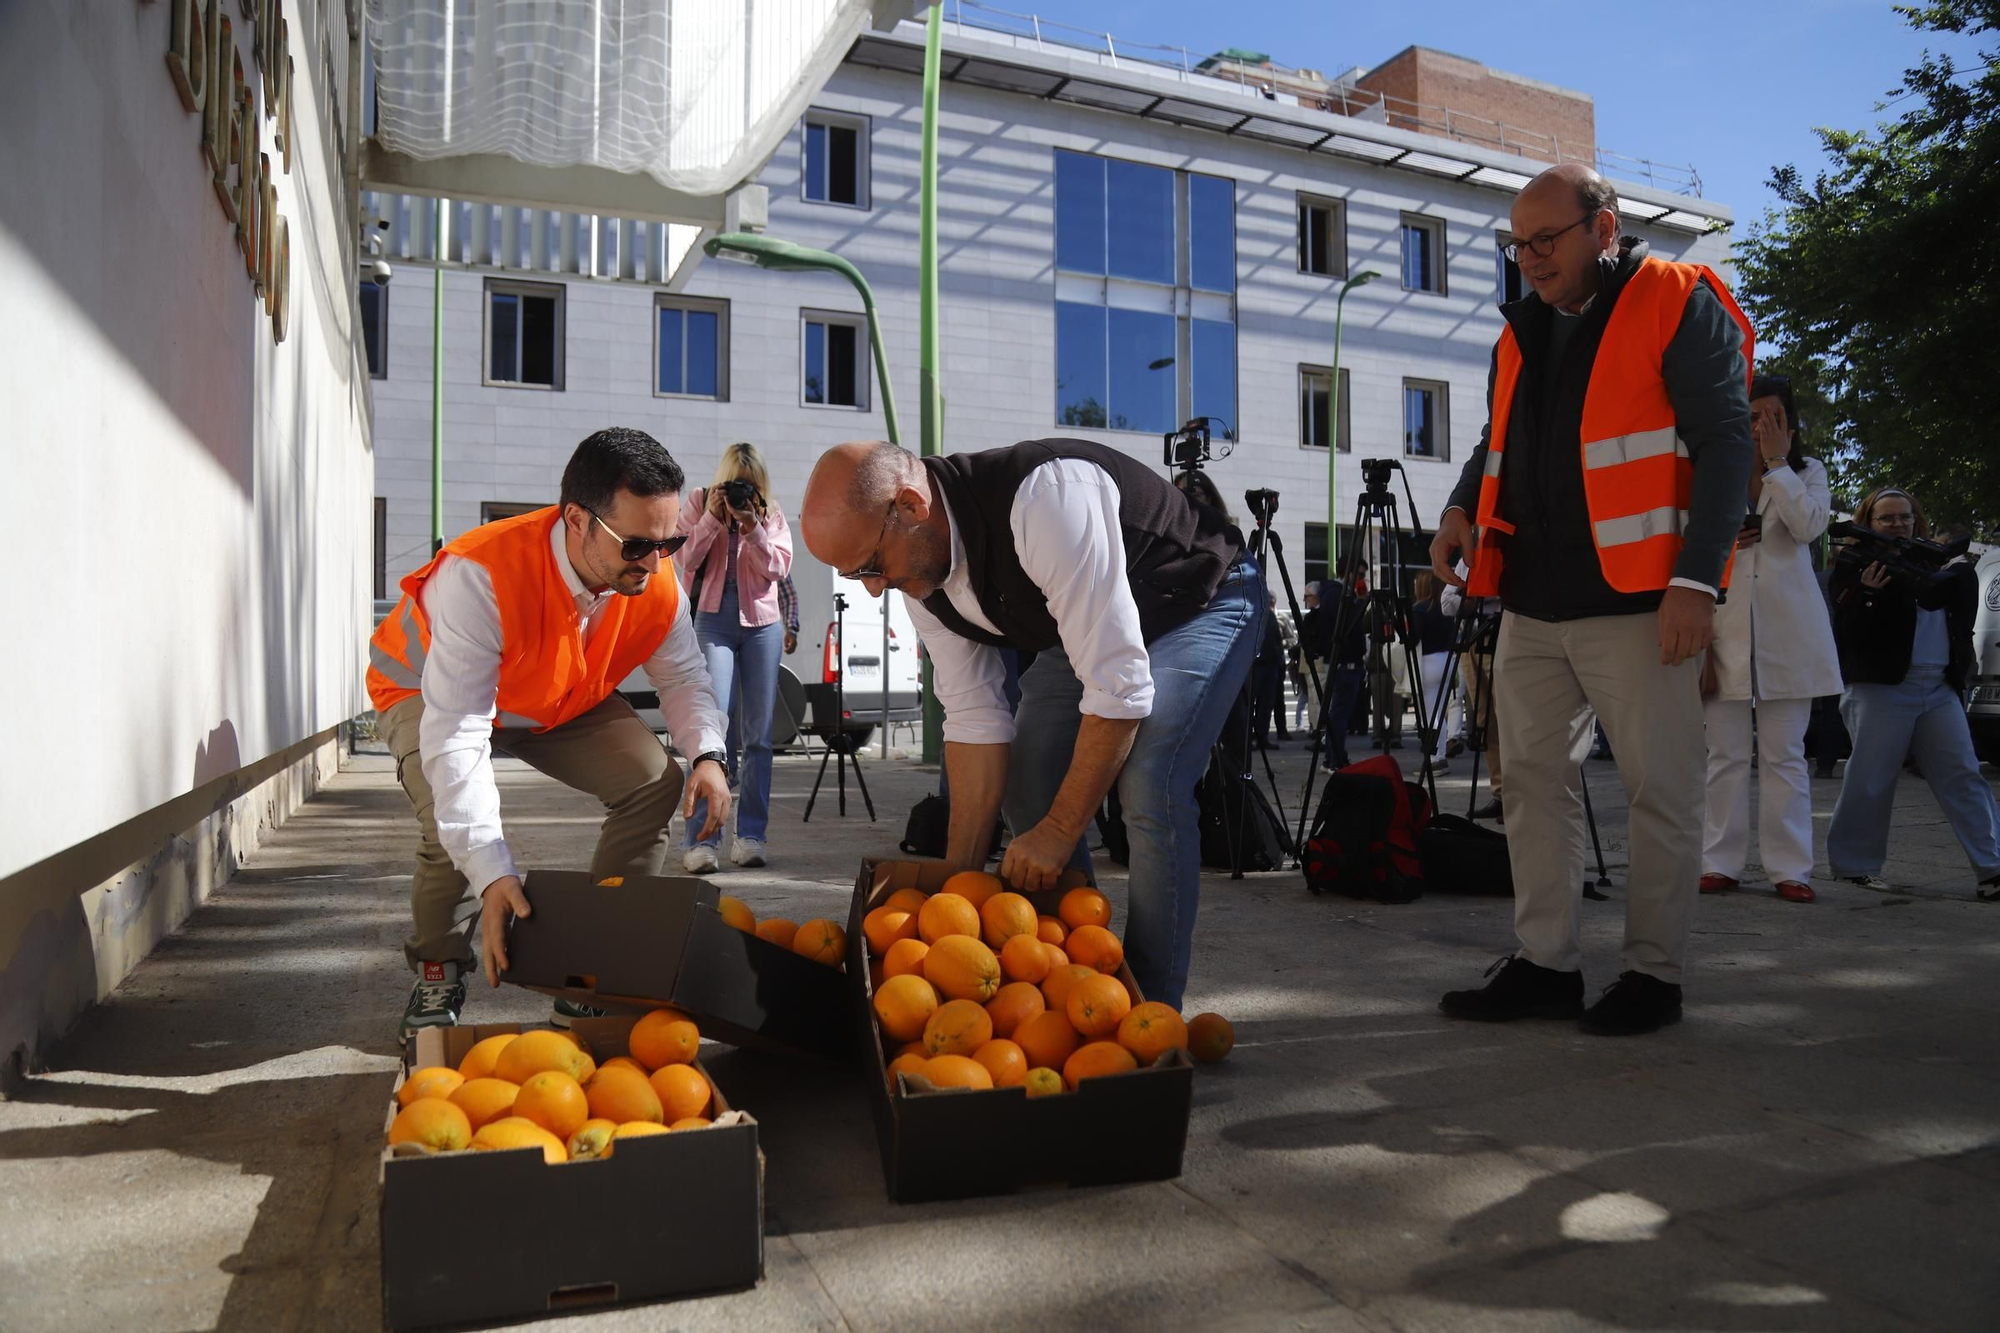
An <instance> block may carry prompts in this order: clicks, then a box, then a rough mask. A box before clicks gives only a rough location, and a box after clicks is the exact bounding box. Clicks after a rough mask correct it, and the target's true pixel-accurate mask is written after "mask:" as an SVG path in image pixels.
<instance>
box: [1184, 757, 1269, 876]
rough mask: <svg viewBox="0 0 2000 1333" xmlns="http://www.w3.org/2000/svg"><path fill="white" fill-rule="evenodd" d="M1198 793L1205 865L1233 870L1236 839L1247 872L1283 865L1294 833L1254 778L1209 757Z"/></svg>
mask: <svg viewBox="0 0 2000 1333" xmlns="http://www.w3.org/2000/svg"><path fill="white" fill-rule="evenodd" d="M1198 795H1199V797H1200V800H1201V823H1200V829H1201V863H1202V864H1203V865H1205V866H1207V867H1208V868H1209V869H1210V870H1231V869H1234V867H1233V866H1232V865H1231V864H1230V859H1229V856H1230V846H1231V844H1232V843H1234V844H1236V847H1237V851H1238V852H1239V853H1240V855H1241V859H1242V865H1243V870H1244V872H1245V873H1246V874H1247V873H1249V872H1251V871H1257V870H1279V869H1282V868H1283V867H1284V864H1285V858H1286V857H1288V856H1290V855H1291V852H1292V840H1291V837H1290V836H1289V835H1288V834H1287V833H1286V831H1285V828H1284V825H1283V824H1281V823H1279V822H1278V817H1277V815H1275V814H1273V813H1272V811H1271V803H1270V802H1269V801H1267V800H1265V799H1264V793H1263V792H1262V791H1261V790H1260V789H1259V788H1258V786H1257V784H1256V783H1255V782H1254V781H1249V780H1246V779H1244V778H1242V777H1240V776H1238V775H1237V774H1235V773H1233V772H1230V771H1228V770H1226V769H1225V768H1223V766H1222V765H1221V764H1220V763H1219V762H1217V761H1215V760H1210V761H1209V765H1208V772H1207V773H1205V774H1203V775H1202V779H1201V786H1200V788H1199V789H1198Z"/></svg>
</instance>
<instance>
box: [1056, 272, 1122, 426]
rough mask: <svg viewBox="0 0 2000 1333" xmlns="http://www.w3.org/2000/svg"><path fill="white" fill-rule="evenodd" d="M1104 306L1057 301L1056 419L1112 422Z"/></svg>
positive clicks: (1073, 422) (1086, 423)
mask: <svg viewBox="0 0 2000 1333" xmlns="http://www.w3.org/2000/svg"><path fill="white" fill-rule="evenodd" d="M1104 314H1105V312H1104V307H1102V306H1094V305H1077V304H1075V303H1073V302H1070V301H1058V302H1056V423H1057V424H1058V425H1062V426H1094V427H1096V428H1097V429H1099V430H1102V429H1104V428H1105V427H1106V426H1108V425H1110V424H1111V423H1110V419H1109V404H1110V399H1111V395H1110V391H1109V386H1108V385H1107V384H1106V382H1105V377H1104Z"/></svg>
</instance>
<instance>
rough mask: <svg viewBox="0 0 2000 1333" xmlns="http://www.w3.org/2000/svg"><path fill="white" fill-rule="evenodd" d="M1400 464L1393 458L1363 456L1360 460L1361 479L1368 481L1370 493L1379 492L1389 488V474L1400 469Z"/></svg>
mask: <svg viewBox="0 0 2000 1333" xmlns="http://www.w3.org/2000/svg"><path fill="white" fill-rule="evenodd" d="M1402 466H1403V465H1402V464H1401V463H1398V462H1397V461H1396V460H1395V459H1393V458H1364V459H1362V460H1361V479H1362V480H1363V481H1365V482H1367V483H1368V490H1369V492H1370V493H1371V494H1379V493H1382V492H1386V491H1387V490H1388V489H1389V474H1390V473H1392V472H1396V471H1399V470H1401V468H1402Z"/></svg>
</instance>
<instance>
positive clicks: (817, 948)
mask: <svg viewBox="0 0 2000 1333" xmlns="http://www.w3.org/2000/svg"><path fill="white" fill-rule="evenodd" d="M792 952H793V953H795V954H798V955H799V956H800V957H802V958H810V959H812V960H813V961H814V962H815V963H824V964H826V965H827V966H828V967H839V966H840V963H841V960H842V959H844V958H846V957H847V932H846V931H844V930H842V929H841V928H840V927H839V926H836V925H834V924H833V922H831V921H828V920H827V919H826V918H825V917H816V918H814V919H813V920H811V921H808V922H805V923H804V924H803V925H801V926H800V927H799V933H798V935H797V937H796V938H794V939H793V940H792Z"/></svg>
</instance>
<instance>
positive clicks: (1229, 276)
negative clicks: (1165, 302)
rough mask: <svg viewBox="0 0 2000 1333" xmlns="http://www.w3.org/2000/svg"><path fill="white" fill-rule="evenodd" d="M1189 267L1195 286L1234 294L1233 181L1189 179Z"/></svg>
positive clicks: (1190, 177)
mask: <svg viewBox="0 0 2000 1333" xmlns="http://www.w3.org/2000/svg"><path fill="white" fill-rule="evenodd" d="M1188 266H1189V274H1188V276H1189V278H1190V280H1191V281H1192V283H1193V285H1194V286H1196V287H1200V288H1202V289H1204V290H1206V291H1211V292H1233V291H1235V290H1236V184H1235V182H1234V181H1228V180H1224V179H1223V178H1222V177H1220V176H1189V177H1188ZM1197 373H1199V371H1197ZM1196 415H1197V416H1199V415H1200V412H1199V411H1197V412H1196Z"/></svg>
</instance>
